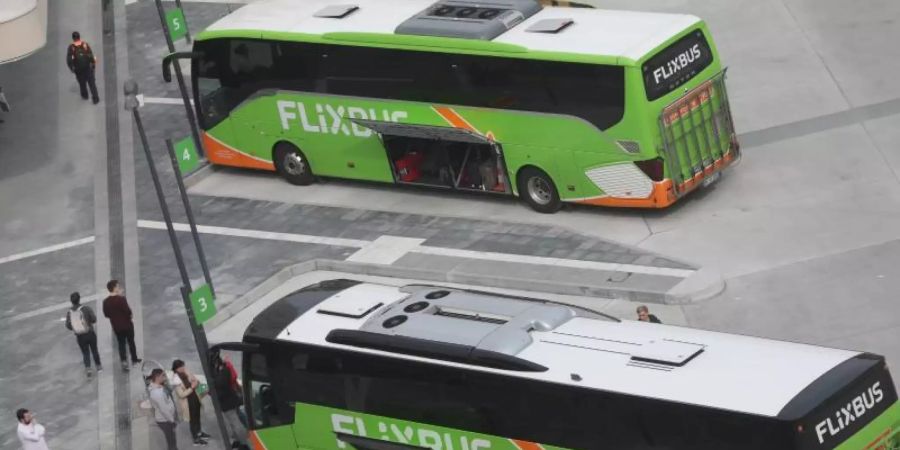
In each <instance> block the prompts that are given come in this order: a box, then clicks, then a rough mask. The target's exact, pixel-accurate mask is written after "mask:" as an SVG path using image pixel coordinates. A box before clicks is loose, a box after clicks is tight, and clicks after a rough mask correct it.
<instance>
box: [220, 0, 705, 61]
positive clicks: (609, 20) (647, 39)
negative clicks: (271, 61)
mask: <svg viewBox="0 0 900 450" xmlns="http://www.w3.org/2000/svg"><path fill="white" fill-rule="evenodd" d="M349 3H352V4H354V5H356V6H359V10H357V11H355V12H353V13H352V14H349V15H348V16H346V17H345V18H342V19H335V18H323V17H315V13H316V12H318V11H321V10H322V9H324V8H325V7H327V6H332V5H346V4H348V2H347V1H346V0H263V1H260V2H256V3H252V4H249V5H246V6H244V7H242V8H241V9H239V10H237V11H235V12H233V13H231V14H229V15H228V16H225V17H223V18H222V19H220V20H219V21H217V22H216V23H214V24H212V25H211V26H210V27H209V28H207V30H209V31H224V30H259V31H263V32H284V33H306V34H325V33H332V32H358V33H383V34H393V33H394V30H395V29H396V28H397V26H398V25H400V24H401V23H402V22H403V21H405V20H407V19H409V18H410V17H412V16H414V15H415V14H416V13H419V12H420V11H422V10H424V9H426V8H427V7H429V6H430V5H432V4H434V0H390V1H389V2H388V1H386V0H354V1H353V2H349ZM559 18H566V19H572V20H574V23H573V24H572V25H570V26H568V27H567V28H565V29H564V30H562V31H561V32H559V33H535V32H529V31H526V30H527V29H528V27H529V26H531V25H532V24H534V23H537V22H539V21H541V20H545V19H559ZM699 22H700V19H699V18H697V17H695V16H691V15H684V14H663V13H647V12H633V11H619V10H603V9H591V8H568V7H549V6H548V7H544V8H543V9H542V10H541V11H540V12H538V13H537V14H535V15H533V16H531V17H530V18H528V19H527V20H525V21H524V22H523V23H521V24H518V25H516V26H515V27H513V28H512V29H510V30H509V31H507V32H505V33H503V34H501V35H500V36H498V37H497V38H495V39H493V42H500V43H506V44H513V45H518V46H522V47H524V48H527V49H528V50H532V51H547V52H565V53H578V54H586V55H602V56H610V57H624V58H628V59H630V60H632V61H637V60H639V59H641V58H642V57H644V56H645V55H647V54H648V53H649V52H650V51H652V50H653V49H654V48H656V47H658V46H659V45H661V44H662V43H663V42H665V41H666V40H668V39H669V38H671V37H673V36H675V35H677V34H679V33H681V32H683V31H684V30H686V29H687V28H689V27H691V26H693V25H695V24H697V23H699Z"/></svg>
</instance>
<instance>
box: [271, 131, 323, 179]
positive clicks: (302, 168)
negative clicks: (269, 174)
mask: <svg viewBox="0 0 900 450" xmlns="http://www.w3.org/2000/svg"><path fill="white" fill-rule="evenodd" d="M273 153H274V154H273V155H272V156H273V157H274V158H273V159H274V160H275V171H276V172H278V174H279V175H281V177H282V178H284V179H285V180H287V182H288V183H291V184H296V185H298V186H306V185H308V184H312V182H313V181H314V180H315V177H314V176H313V173H312V168H310V167H309V160H307V159H306V155H304V154H303V152H301V151H300V149H299V148H297V147H294V146H293V145H291V144H288V143H287V142H281V143H279V144H278V145H276V146H275V151H274V152H273Z"/></svg>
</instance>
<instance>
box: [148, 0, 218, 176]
mask: <svg viewBox="0 0 900 450" xmlns="http://www.w3.org/2000/svg"><path fill="white" fill-rule="evenodd" d="M156 10H157V11H158V12H159V22H160V24H162V29H163V35H165V37H166V45H167V46H168V47H169V53H175V43H174V42H172V36H170V35H169V25H167V24H166V12H165V10H164V9H163V5H162V0H156ZM185 27H187V24H185ZM173 62H174V63H175V64H173V65H174V66H175V77H176V78H177V79H178V89H179V90H180V91H181V100H182V101H183V102H184V110H185V113H186V114H187V118H188V122H190V125H191V136H193V138H194V144H195V145H196V146H197V152H198V153H199V154H200V157H201V158H205V157H206V149H205V148H204V147H203V141H202V140H201V139H200V132H198V131H197V130H199V128H197V119H196V118H195V117H194V108H192V107H191V100H190V96H189V95H188V91H187V84H185V82H184V75H182V73H181V62H180V61H173Z"/></svg>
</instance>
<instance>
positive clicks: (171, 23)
mask: <svg viewBox="0 0 900 450" xmlns="http://www.w3.org/2000/svg"><path fill="white" fill-rule="evenodd" d="M166 26H168V27H169V36H171V37H172V40H173V41H177V40H179V39H181V38H183V37H185V36H187V31H188V30H187V22H186V21H185V20H184V11H182V10H181V8H175V9H170V10H169V11H167V12H166Z"/></svg>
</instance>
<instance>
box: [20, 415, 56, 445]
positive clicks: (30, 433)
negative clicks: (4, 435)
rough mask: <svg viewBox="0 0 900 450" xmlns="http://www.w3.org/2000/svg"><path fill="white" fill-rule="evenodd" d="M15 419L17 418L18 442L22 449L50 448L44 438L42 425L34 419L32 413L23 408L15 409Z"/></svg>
mask: <svg viewBox="0 0 900 450" xmlns="http://www.w3.org/2000/svg"><path fill="white" fill-rule="evenodd" d="M16 419H18V420H19V430H18V435H19V442H21V443H22V450H50V447H47V441H45V440H44V432H45V431H46V430H44V426H43V425H41V424H39V423H37V421H36V420H34V414H32V413H31V411H29V410H27V409H25V408H19V409H18V410H17V411H16Z"/></svg>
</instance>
